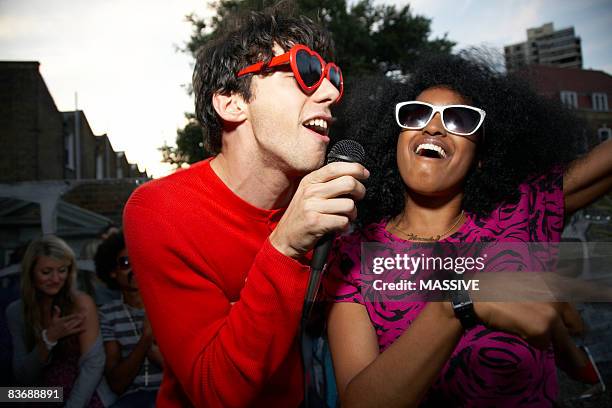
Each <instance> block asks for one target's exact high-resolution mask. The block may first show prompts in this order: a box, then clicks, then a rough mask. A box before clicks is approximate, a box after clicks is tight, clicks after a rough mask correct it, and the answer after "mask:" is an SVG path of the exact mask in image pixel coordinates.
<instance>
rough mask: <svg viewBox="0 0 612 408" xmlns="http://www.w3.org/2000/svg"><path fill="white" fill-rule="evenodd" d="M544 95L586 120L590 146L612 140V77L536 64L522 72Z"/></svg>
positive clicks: (598, 72)
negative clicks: (559, 102) (611, 105)
mask: <svg viewBox="0 0 612 408" xmlns="http://www.w3.org/2000/svg"><path fill="white" fill-rule="evenodd" d="M519 75H523V76H524V77H526V78H527V79H528V80H529V81H530V82H531V83H532V84H533V86H534V87H535V89H536V91H537V92H538V93H539V94H541V95H544V96H547V97H549V98H552V99H557V100H559V101H561V102H562V103H563V104H565V105H566V106H567V107H569V108H571V109H573V110H574V111H575V112H576V115H577V116H579V117H581V118H582V119H584V120H585V122H586V124H587V129H586V131H585V133H586V134H585V136H586V143H587V144H588V145H593V144H596V143H599V142H602V141H604V140H606V139H609V138H611V137H612V130H611V128H612V111H611V110H610V105H609V101H610V99H611V98H612V76H611V75H609V74H607V73H605V72H603V71H596V70H590V69H577V68H559V67H552V66H544V65H532V66H530V67H528V68H526V69H523V70H522V71H520V72H519Z"/></svg>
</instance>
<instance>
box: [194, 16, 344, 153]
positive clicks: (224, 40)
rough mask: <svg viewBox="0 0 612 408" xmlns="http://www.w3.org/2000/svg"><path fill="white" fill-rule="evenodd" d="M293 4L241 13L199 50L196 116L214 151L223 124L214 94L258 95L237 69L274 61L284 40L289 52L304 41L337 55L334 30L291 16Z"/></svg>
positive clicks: (328, 56) (327, 55)
mask: <svg viewBox="0 0 612 408" xmlns="http://www.w3.org/2000/svg"><path fill="white" fill-rule="evenodd" d="M290 12H291V10H290V9H289V6H283V5H281V6H276V7H274V8H270V9H267V10H266V11H263V12H250V13H249V14H248V15H246V16H241V17H235V21H234V22H232V21H231V20H230V23H228V24H227V25H226V27H229V28H227V29H226V30H225V31H224V32H222V33H220V34H219V35H218V37H217V38H214V39H211V40H209V41H207V42H206V44H205V45H204V46H203V47H202V48H200V49H199V50H198V53H197V57H196V65H195V70H194V73H193V90H194V94H195V105H196V116H197V118H198V120H199V122H200V124H201V125H202V127H203V129H204V146H205V148H206V149H207V150H208V151H210V152H212V153H213V154H216V153H219V152H220V150H221V130H222V129H223V123H222V121H221V118H220V117H219V116H218V115H217V113H216V111H215V109H214V107H213V104H212V97H213V95H214V94H215V93H221V94H230V93H232V92H235V93H237V94H239V95H240V96H242V97H243V98H244V99H245V100H246V101H247V102H249V101H250V100H251V98H252V96H253V95H252V93H251V78H252V75H246V76H244V77H242V78H237V77H236V74H237V73H238V72H239V71H240V70H241V69H243V68H245V67H247V66H248V65H251V64H254V63H256V62H259V61H266V62H269V61H270V60H271V59H272V57H274V51H273V47H274V45H275V44H278V45H279V46H280V47H281V48H282V49H283V50H285V51H288V50H289V49H290V48H291V46H292V45H293V44H298V43H299V44H304V45H306V46H308V47H310V48H311V49H313V50H316V51H317V52H318V53H319V54H320V55H321V56H322V57H323V58H324V59H326V60H328V61H329V60H330V59H331V57H332V56H333V55H332V54H333V43H332V40H331V37H330V35H329V34H328V32H327V31H325V30H324V29H323V28H322V27H320V26H319V25H317V24H316V23H314V22H313V21H312V20H310V19H309V18H307V17H304V16H300V17H291V16H289V15H288V14H289V13H290Z"/></svg>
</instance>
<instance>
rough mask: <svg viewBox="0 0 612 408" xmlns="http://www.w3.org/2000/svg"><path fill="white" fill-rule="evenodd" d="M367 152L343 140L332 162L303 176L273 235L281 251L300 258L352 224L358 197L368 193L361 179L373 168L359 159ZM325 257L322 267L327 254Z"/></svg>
mask: <svg viewBox="0 0 612 408" xmlns="http://www.w3.org/2000/svg"><path fill="white" fill-rule="evenodd" d="M357 146H358V147H357ZM364 156H365V154H364V153H363V148H362V147H361V145H359V144H358V143H357V142H354V141H351V140H343V141H340V142H338V143H337V144H336V145H335V146H334V147H333V148H332V149H331V151H330V153H329V155H328V158H327V163H328V164H326V165H325V166H323V167H322V168H320V169H318V170H315V171H313V172H312V173H310V174H308V175H306V176H305V177H304V178H303V179H302V181H301V182H300V184H299V186H298V188H297V190H296V192H295V195H294V196H293V199H292V200H291V203H290V204H289V206H288V207H287V211H285V214H284V215H283V217H282V218H281V220H280V222H279V223H278V225H277V227H276V229H275V230H274V231H273V232H272V234H271V235H270V242H271V243H272V245H273V246H274V247H275V248H276V249H277V250H278V251H279V252H281V253H283V254H285V255H287V256H289V257H292V258H296V259H297V258H300V257H301V256H303V255H304V254H306V253H307V252H308V251H310V250H311V249H312V248H313V247H314V246H315V244H316V243H317V241H318V240H319V239H321V238H322V237H323V236H324V235H326V234H328V233H335V232H338V231H342V230H345V229H346V228H348V226H349V224H350V222H351V221H352V220H354V219H355V217H356V216H357V211H356V208H355V200H361V199H362V198H363V197H364V196H365V187H364V186H363V184H362V183H361V180H365V179H367V178H368V177H369V172H368V171H367V170H366V169H365V168H364V167H363V165H361V164H359V163H357V162H358V161H363V158H364ZM351 161H352V162H351ZM315 252H317V251H315ZM319 255H323V254H319ZM323 258H324V259H323V264H322V265H321V268H322V266H323V265H324V263H325V260H326V258H327V255H326V254H325V256H324V257H323ZM314 267H315V265H313V269H314Z"/></svg>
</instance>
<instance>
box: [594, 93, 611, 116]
mask: <svg viewBox="0 0 612 408" xmlns="http://www.w3.org/2000/svg"><path fill="white" fill-rule="evenodd" d="M591 101H592V103H593V110H594V111H603V112H605V111H607V110H608V94H606V93H603V92H594V93H593V95H591Z"/></svg>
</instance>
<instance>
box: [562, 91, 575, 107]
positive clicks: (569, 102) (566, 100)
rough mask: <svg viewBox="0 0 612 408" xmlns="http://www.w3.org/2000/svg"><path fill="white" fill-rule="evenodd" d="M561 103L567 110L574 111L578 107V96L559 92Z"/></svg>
mask: <svg viewBox="0 0 612 408" xmlns="http://www.w3.org/2000/svg"><path fill="white" fill-rule="evenodd" d="M561 103H563V104H564V105H565V106H567V107H568V108H573V109H576V108H577V107H578V94H576V92H574V91H561Z"/></svg>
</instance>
